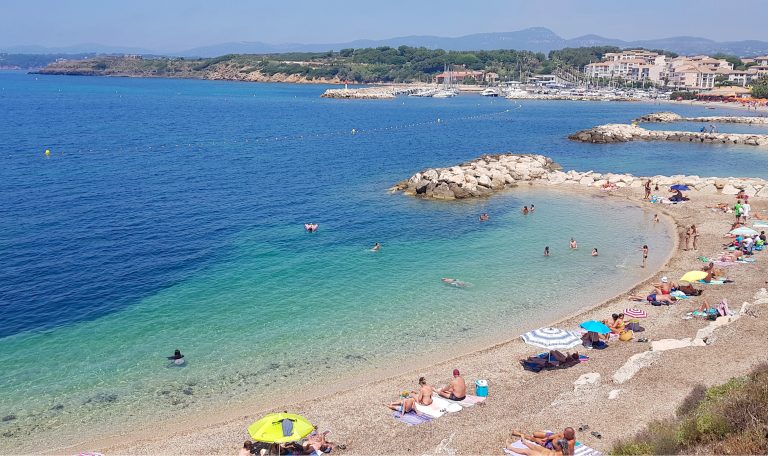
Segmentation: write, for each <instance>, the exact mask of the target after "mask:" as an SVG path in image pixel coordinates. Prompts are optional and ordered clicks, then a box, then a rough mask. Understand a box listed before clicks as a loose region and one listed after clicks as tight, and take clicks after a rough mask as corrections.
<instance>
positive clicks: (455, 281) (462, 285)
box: [440, 277, 467, 288]
mask: <svg viewBox="0 0 768 456" xmlns="http://www.w3.org/2000/svg"><path fill="white" fill-rule="evenodd" d="M440 280H442V281H443V282H444V283H447V284H448V285H452V286H454V287H459V288H467V283H466V282H462V281H461V280H458V279H452V278H450V277H443V278H442V279H440Z"/></svg>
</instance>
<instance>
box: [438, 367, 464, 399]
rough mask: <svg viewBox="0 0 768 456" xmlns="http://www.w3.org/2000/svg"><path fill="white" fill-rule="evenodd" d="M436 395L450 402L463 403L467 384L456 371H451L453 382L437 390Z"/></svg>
mask: <svg viewBox="0 0 768 456" xmlns="http://www.w3.org/2000/svg"><path fill="white" fill-rule="evenodd" d="M437 394H439V395H441V396H443V397H444V398H446V399H450V400H452V401H463V400H464V398H466V397H467V384H466V382H464V378H463V377H462V376H461V372H459V370H458V369H454V370H453V380H451V382H450V383H449V384H448V385H447V386H444V387H442V388H440V389H439V390H437Z"/></svg>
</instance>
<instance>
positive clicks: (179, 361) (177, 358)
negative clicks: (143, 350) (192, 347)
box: [167, 348, 184, 366]
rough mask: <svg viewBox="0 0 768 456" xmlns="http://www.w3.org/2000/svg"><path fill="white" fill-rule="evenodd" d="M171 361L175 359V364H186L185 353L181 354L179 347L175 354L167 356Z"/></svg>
mask: <svg viewBox="0 0 768 456" xmlns="http://www.w3.org/2000/svg"><path fill="white" fill-rule="evenodd" d="M167 358H168V360H169V361H173V364H176V365H177V366H181V365H182V364H184V355H182V354H181V350H179V349H178V348H177V349H176V350H175V351H174V352H173V356H168V357H167Z"/></svg>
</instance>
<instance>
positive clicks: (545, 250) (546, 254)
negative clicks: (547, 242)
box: [544, 246, 549, 256]
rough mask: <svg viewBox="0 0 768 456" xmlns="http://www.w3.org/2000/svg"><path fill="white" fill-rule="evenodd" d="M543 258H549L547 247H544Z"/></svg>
mask: <svg viewBox="0 0 768 456" xmlns="http://www.w3.org/2000/svg"><path fill="white" fill-rule="evenodd" d="M544 256H549V246H545V247H544Z"/></svg>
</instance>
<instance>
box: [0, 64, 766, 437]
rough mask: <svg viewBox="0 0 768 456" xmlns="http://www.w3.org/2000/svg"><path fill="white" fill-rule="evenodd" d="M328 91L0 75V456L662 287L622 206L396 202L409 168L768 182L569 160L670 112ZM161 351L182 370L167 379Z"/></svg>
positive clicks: (635, 163) (623, 161) (639, 221)
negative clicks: (548, 169)
mask: <svg viewBox="0 0 768 456" xmlns="http://www.w3.org/2000/svg"><path fill="white" fill-rule="evenodd" d="M324 89H325V87H323V86H314V85H311V86H310V85H305V86H302V85H273V84H244V83H230V82H211V81H189V80H160V79H158V80H147V79H107V78H89V77H45V76H32V75H25V74H21V73H15V72H6V73H0V139H2V141H1V142H0V198H1V199H2V204H0V253H1V255H0V322H1V324H0V416H8V415H13V416H15V419H11V420H7V421H3V422H0V434H2V435H3V438H2V439H0V448H6V449H8V448H10V449H14V448H15V449H19V448H30V446H29V445H31V440H33V437H32V436H34V435H35V432H36V431H37V432H45V433H46V434H45V435H46V439H49V438H52V437H54V438H58V439H61V441H69V440H71V439H72V438H73V436H75V435H78V434H79V435H80V436H83V435H84V432H85V429H88V432H91V433H93V434H98V433H110V432H114V431H115V430H117V429H118V427H126V426H128V427H130V425H131V423H133V422H135V423H146V422H148V421H151V420H153V419H157V418H165V417H171V416H178V415H179V414H184V413H191V410H204V409H210V408H216V407H223V406H225V405H226V404H232V403H236V402H238V401H243V400H248V399H253V398H258V397H260V396H263V395H265V394H269V393H272V392H274V391H279V390H289V389H291V388H294V387H296V386H300V385H309V384H315V383H317V382H318V378H320V379H321V381H328V382H330V381H333V379H338V378H341V377H344V376H346V375H349V374H350V373H353V372H359V371H360V370H363V369H367V368H371V367H373V366H378V365H384V364H387V363H397V362H400V361H403V360H407V359H413V358H414V357H416V356H419V355H423V354H424V353H444V352H445V351H446V347H447V346H450V344H455V346H461V345H463V344H465V343H466V342H468V341H472V340H476V339H479V338H483V337H487V336H488V334H493V335H495V336H497V337H498V339H502V338H504V337H511V336H513V335H515V334H516V333H517V332H519V330H520V329H521V328H524V327H528V326H530V325H532V324H533V323H534V322H543V321H551V320H554V319H555V318H557V317H558V316H561V315H564V314H567V313H570V312H573V311H574V310H576V309H578V308H580V307H583V306H585V305H588V304H592V303H595V302H597V301H598V300H600V299H604V298H607V297H609V296H610V295H612V294H614V293H615V292H617V291H619V290H621V289H624V288H627V287H628V286H630V285H631V284H633V283H634V282H636V281H637V280H638V278H639V277H641V276H642V273H643V271H642V270H641V269H640V268H638V267H637V264H638V260H639V252H638V248H639V246H640V245H642V244H644V243H647V244H649V245H650V247H651V252H659V254H658V256H655V255H653V254H652V255H651V260H652V263H653V264H652V266H654V267H655V266H658V265H659V264H660V262H661V261H663V259H664V257H666V253H667V252H668V250H669V248H670V247H671V245H672V242H673V241H672V239H671V238H670V237H669V234H668V233H667V232H666V231H665V230H664V229H663V228H662V227H661V226H659V225H654V224H653V223H651V222H650V220H651V217H652V214H651V213H649V212H647V211H646V210H644V209H641V208H638V207H635V206H634V205H631V204H627V203H624V202H621V201H618V200H615V201H614V200H611V199H605V198H598V197H592V196H586V195H574V194H569V193H564V192H558V191H549V190H536V191H534V190H531V189H526V188H520V189H517V190H514V191H510V192H506V193H504V194H501V195H498V196H496V197H493V198H491V199H488V200H482V201H471V202H460V203H453V204H452V203H435V202H426V201H420V200H415V199H411V198H407V197H404V196H402V195H391V194H389V193H387V191H386V189H387V188H388V187H389V186H391V185H392V184H393V183H395V182H396V181H399V180H401V179H404V178H407V177H408V176H410V175H411V174H412V173H413V172H415V171H418V170H420V169H423V168H425V167H428V166H444V165H452V164H455V163H458V162H462V161H465V160H468V159H470V158H474V157H476V156H478V155H480V154H482V153H499V152H505V151H512V152H534V153H543V154H547V155H550V156H552V157H553V158H554V159H555V160H557V161H558V162H559V163H561V164H562V165H563V166H564V167H565V168H566V169H570V168H574V169H579V170H588V169H594V170H596V171H601V172H605V171H616V172H632V173H635V174H639V175H644V174H657V173H663V174H676V173H683V172H684V173H687V174H699V175H729V174H744V168H741V169H740V170H738V171H740V172H730V170H729V167H728V166H729V165H730V164H731V163H734V162H736V159H737V157H738V159H739V160H741V159H743V158H745V157H746V158H749V159H750V160H752V161H753V163H754V166H751V167H750V168H749V170H750V172H754V173H756V174H754V175H755V176H758V177H768V167H767V166H765V165H768V154H766V153H765V152H764V151H756V150H755V149H756V148H749V147H741V148H739V147H723V146H712V145H701V144H699V145H696V144H665V143H625V144H613V145H605V146H601V145H592V144H579V143H573V142H570V141H568V140H567V139H566V136H567V135H568V134H569V133H572V132H574V131H576V130H579V129H583V128H588V127H591V126H593V125H597V124H601V123H608V122H620V121H629V120H630V119H632V118H634V117H637V116H638V115H641V114H644V113H647V112H650V111H654V110H660V109H669V107H668V106H666V105H661V106H653V105H650V104H639V103H634V104H631V103H621V104H619V103H569V102H525V101H524V102H514V101H509V100H498V99H497V100H489V99H485V98H482V97H479V96H469V95H467V96H461V97H458V98H456V99H452V100H437V99H414V98H400V99H397V100H395V101H353V102H350V101H340V100H325V99H320V98H319V95H320V94H321V93H322V91H323V90H324ZM673 110H675V111H677V112H680V113H681V114H684V115H704V114H708V113H711V112H713V111H710V110H706V111H705V110H704V109H701V108H693V107H689V106H681V107H677V106H675V107H674V109H673ZM438 119H439V121H438ZM353 128H354V129H355V130H356V131H357V133H356V134H352V133H351V130H352V129H353ZM46 148H48V149H51V151H52V155H51V157H50V158H45V156H44V155H43V151H44V150H45V149H46ZM531 203H533V204H535V205H536V207H537V210H536V212H535V213H534V214H533V215H531V216H528V217H524V216H522V215H521V214H520V213H519V208H520V207H521V206H523V205H525V204H531ZM480 212H489V213H490V214H491V221H490V222H489V223H484V224H481V223H479V222H478V221H477V216H478V214H479V213H480ZM305 222H316V223H318V224H319V225H320V230H319V232H318V233H314V234H308V233H305V232H304V230H303V223H305ZM571 236H574V237H576V239H577V240H578V241H579V243H580V246H581V248H580V250H579V251H577V252H571V251H568V249H567V244H568V240H569V239H570V237H571ZM377 241H378V242H381V243H382V244H383V246H384V247H383V249H382V251H381V252H379V253H372V252H370V251H369V250H368V249H369V248H370V246H371V245H372V244H373V243H374V242H377ZM544 245H549V246H550V248H551V249H552V254H553V256H552V257H551V258H543V256H542V250H543V247H544ZM592 247H598V248H599V249H600V256H599V257H597V258H592V257H590V256H589V250H591V248H592ZM441 277H457V278H459V279H461V280H464V281H466V282H469V283H471V284H472V287H470V288H468V289H465V290H462V289H456V288H452V287H449V286H445V285H443V284H442V283H441V282H440V278H441ZM606 283H610V284H611V286H610V287H606V286H605V284H606ZM598 284H599V285H598ZM456 312H458V314H459V315H460V317H458V318H457V317H453V316H450V315H452V314H454V313H456ZM446 344H447V345H446ZM174 348H180V349H181V350H182V351H183V352H184V353H185V354H186V355H187V359H188V365H187V366H186V367H184V368H175V367H173V368H171V367H168V365H167V362H166V361H165V359H164V357H165V356H167V355H170V354H171V352H172V351H173V349H174ZM323 379H324V380H323Z"/></svg>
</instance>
